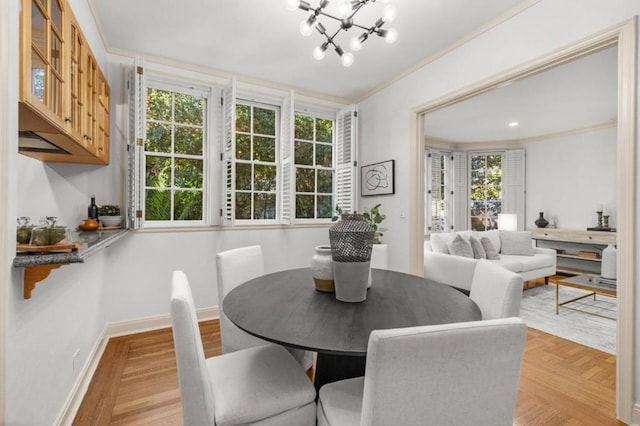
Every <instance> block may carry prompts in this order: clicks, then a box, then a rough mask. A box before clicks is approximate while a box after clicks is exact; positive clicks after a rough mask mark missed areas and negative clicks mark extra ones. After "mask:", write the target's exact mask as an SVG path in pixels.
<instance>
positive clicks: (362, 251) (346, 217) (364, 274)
mask: <svg viewBox="0 0 640 426" xmlns="http://www.w3.org/2000/svg"><path fill="white" fill-rule="evenodd" d="M373 237H374V231H373V228H372V227H371V226H369V224H368V223H366V222H365V220H364V218H363V216H362V215H361V214H357V213H354V214H343V215H342V219H341V220H340V222H338V223H337V224H335V225H334V226H332V227H331V228H329V240H330V241H331V255H332V257H333V279H334V284H335V289H336V299H338V300H340V301H342V302H362V301H364V300H365V299H366V298H367V281H368V278H369V269H370V264H371V250H372V245H373Z"/></svg>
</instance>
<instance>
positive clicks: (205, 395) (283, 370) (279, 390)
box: [171, 271, 316, 426]
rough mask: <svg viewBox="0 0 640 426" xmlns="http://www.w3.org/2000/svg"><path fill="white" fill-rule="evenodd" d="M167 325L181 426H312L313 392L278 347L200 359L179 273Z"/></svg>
mask: <svg viewBox="0 0 640 426" xmlns="http://www.w3.org/2000/svg"><path fill="white" fill-rule="evenodd" d="M171 324H172V327H173V339H174V344H175V352H176V361H177V365H178V381H179V385H180V398H181V401H182V417H183V422H184V424H185V425H189V426H200V425H202V426H216V425H218V426H223V425H228V426H231V425H253V424H256V425H257V424H259V425H290V426H300V425H308V426H311V425H315V421H316V404H315V396H316V393H315V389H314V387H313V385H312V383H311V381H310V380H309V379H308V378H307V376H306V374H305V373H304V372H303V371H302V370H300V368H299V367H298V364H297V362H296V360H295V359H294V358H293V357H292V356H291V354H290V353H289V352H287V351H286V350H284V348H283V347H281V346H278V345H266V346H258V347H253V348H250V349H244V350H239V351H235V352H232V353H229V354H224V355H220V356H216V357H212V358H208V359H205V355H204V349H203V345H202V340H201V338H200V330H199V328H198V322H197V318H196V310H195V306H194V302H193V296H192V294H191V288H190V287H189V282H188V280H187V276H186V275H185V274H184V272H182V271H174V272H173V277H172V289H171Z"/></svg>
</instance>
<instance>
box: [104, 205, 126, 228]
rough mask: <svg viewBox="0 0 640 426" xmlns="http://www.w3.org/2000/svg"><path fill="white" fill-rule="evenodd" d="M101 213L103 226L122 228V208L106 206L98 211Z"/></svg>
mask: <svg viewBox="0 0 640 426" xmlns="http://www.w3.org/2000/svg"><path fill="white" fill-rule="evenodd" d="M98 212H99V213H100V222H102V226H105V227H106V226H120V224H121V223H122V216H120V207H118V206H113V205H109V204H105V205H103V206H100V208H99V209H98Z"/></svg>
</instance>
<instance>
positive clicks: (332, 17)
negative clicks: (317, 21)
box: [318, 10, 342, 21]
mask: <svg viewBox="0 0 640 426" xmlns="http://www.w3.org/2000/svg"><path fill="white" fill-rule="evenodd" d="M318 14H319V15H322V16H326V17H328V18H331V19H335V20H336V21H342V19H341V18H338V17H337V16H333V15H332V14H330V13H327V12H324V11H322V10H319V11H318Z"/></svg>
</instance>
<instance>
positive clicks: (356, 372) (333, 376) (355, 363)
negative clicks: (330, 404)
mask: <svg viewBox="0 0 640 426" xmlns="http://www.w3.org/2000/svg"><path fill="white" fill-rule="evenodd" d="M366 362H367V357H365V356H346V355H330V354H323V353H318V358H317V360H316V374H315V378H314V380H313V384H314V386H315V387H316V391H319V390H320V388H321V387H322V385H324V384H325V383H331V382H337V381H338V380H343V379H351V378H353V377H361V376H364V367H365V364H366Z"/></svg>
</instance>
